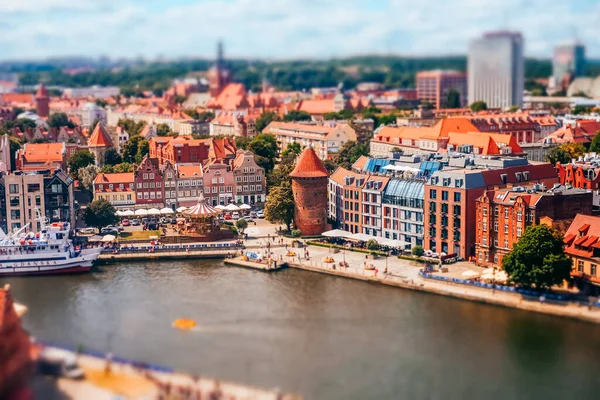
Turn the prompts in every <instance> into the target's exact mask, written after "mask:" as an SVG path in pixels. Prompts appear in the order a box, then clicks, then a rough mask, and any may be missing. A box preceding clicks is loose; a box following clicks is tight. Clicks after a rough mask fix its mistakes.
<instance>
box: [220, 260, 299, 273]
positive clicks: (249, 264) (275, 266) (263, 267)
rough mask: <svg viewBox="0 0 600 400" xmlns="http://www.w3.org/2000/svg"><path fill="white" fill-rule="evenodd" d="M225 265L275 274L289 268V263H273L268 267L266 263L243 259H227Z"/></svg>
mask: <svg viewBox="0 0 600 400" xmlns="http://www.w3.org/2000/svg"><path fill="white" fill-rule="evenodd" d="M225 264H227V265H233V266H236V267H243V268H252V269H256V270H259V271H264V272H275V271H279V270H281V269H283V268H287V263H285V262H280V261H273V262H271V265H268V264H267V263H266V262H263V263H259V262H255V261H244V260H243V259H242V258H241V257H235V258H226V259H225Z"/></svg>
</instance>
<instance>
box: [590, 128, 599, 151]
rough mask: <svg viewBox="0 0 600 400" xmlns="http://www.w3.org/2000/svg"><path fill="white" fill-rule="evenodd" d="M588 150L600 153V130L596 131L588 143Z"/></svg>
mask: <svg viewBox="0 0 600 400" xmlns="http://www.w3.org/2000/svg"><path fill="white" fill-rule="evenodd" d="M590 151H593V152H596V153H600V131H598V132H596V135H595V136H594V138H593V139H592V143H590Z"/></svg>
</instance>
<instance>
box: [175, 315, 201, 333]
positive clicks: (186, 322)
mask: <svg viewBox="0 0 600 400" xmlns="http://www.w3.org/2000/svg"><path fill="white" fill-rule="evenodd" d="M195 326H196V321H194V320H193V319H187V318H180V319H176V320H175V321H174V322H173V327H174V328H179V329H184V330H188V329H192V328H193V327H195Z"/></svg>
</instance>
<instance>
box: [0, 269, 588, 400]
mask: <svg viewBox="0 0 600 400" xmlns="http://www.w3.org/2000/svg"><path fill="white" fill-rule="evenodd" d="M4 283H10V284H11V285H12V290H13V294H14V296H15V298H16V299H17V300H18V301H19V302H22V303H24V304H26V305H27V306H28V307H29V311H28V313H27V314H26V315H25V317H24V324H25V327H26V328H27V329H28V330H29V331H30V332H31V334H32V335H33V336H36V337H37V338H39V339H43V340H46V341H53V342H58V343H61V344H64V345H68V346H72V347H76V346H78V345H82V346H83V347H84V349H85V348H87V349H90V350H96V351H103V352H104V351H112V352H113V353H115V354H118V355H122V356H124V357H127V358H132V359H136V360H140V361H145V362H150V363H154V364H160V365H165V366H169V367H173V368H175V369H179V370H184V371H188V372H191V373H197V374H202V375H206V376H213V377H219V378H221V379H227V380H233V381H236V382H240V383H247V384H252V385H258V386H261V387H266V388H270V387H279V388H281V389H282V390H284V391H291V392H296V393H299V394H301V395H303V396H304V397H305V398H306V399H366V398H369V399H371V398H380V399H392V398H393V399H440V398H444V399H559V398H560V399H565V398H577V399H596V398H598V396H600V394H599V393H600V391H599V390H600V379H599V377H600V326H596V325H592V324H587V323H582V322H577V321H571V320H567V319H561V318H557V317H551V316H545V315H538V314H535V313H529V312H524V311H518V310H512V309H505V308H500V307H494V306H487V305H482V304H478V303H473V302H468V301H462V300H454V299H450V298H445V297H441V296H437V295H430V294H425V293H418V292H412V291H406V290H402V289H397V288H391V287H384V286H380V285H376V284H371V283H366V282H360V281H353V280H349V279H344V278H339V277H334V276H327V275H322V274H317V273H312V272H307V271H300V270H293V269H288V270H284V271H279V272H276V273H272V274H267V273H262V272H259V271H253V270H247V269H241V268H234V267H225V266H224V265H223V264H222V262H221V261H214V260H210V261H208V260H206V261H196V260H194V261H189V262H172V263H156V262H153V263H133V264H120V265H111V266H103V267H100V268H98V269H97V270H96V271H95V272H94V273H91V274H85V275H74V276H49V277H27V278H3V279H0V285H3V284H4ZM177 318H192V319H194V320H196V321H197V323H198V327H197V328H196V329H194V330H192V331H189V332H183V331H179V330H176V329H174V328H172V326H171V324H172V322H173V321H174V320H175V319H177Z"/></svg>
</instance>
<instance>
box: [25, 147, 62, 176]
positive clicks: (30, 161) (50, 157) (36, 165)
mask: <svg viewBox="0 0 600 400" xmlns="http://www.w3.org/2000/svg"><path fill="white" fill-rule="evenodd" d="M66 158H67V146H66V144H65V143H25V144H24V145H23V148H22V149H20V150H18V151H17V155H16V157H15V163H16V167H17V169H18V170H21V171H38V170H47V169H52V170H57V169H61V170H66V169H67V159H66Z"/></svg>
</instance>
